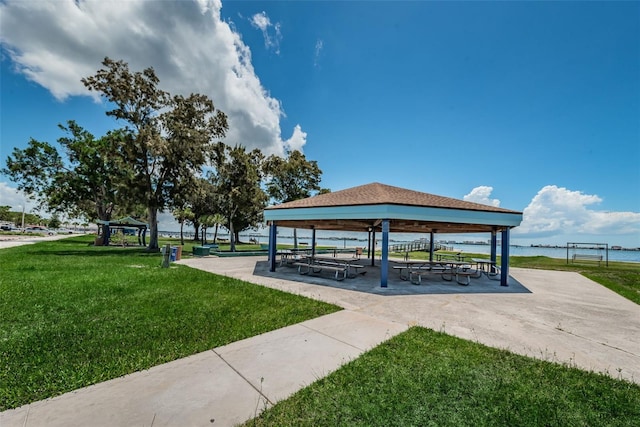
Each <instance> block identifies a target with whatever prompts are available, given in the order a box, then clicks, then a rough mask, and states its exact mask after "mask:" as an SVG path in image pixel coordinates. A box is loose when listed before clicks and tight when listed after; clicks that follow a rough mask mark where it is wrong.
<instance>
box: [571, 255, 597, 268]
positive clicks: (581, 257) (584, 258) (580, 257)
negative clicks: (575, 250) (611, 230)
mask: <svg viewBox="0 0 640 427" xmlns="http://www.w3.org/2000/svg"><path fill="white" fill-rule="evenodd" d="M571 259H572V261H573V262H576V260H578V261H597V262H598V266H600V263H601V262H602V255H591V254H573V256H572V257H571Z"/></svg>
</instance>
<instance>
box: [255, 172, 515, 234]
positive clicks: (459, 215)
mask: <svg viewBox="0 0 640 427" xmlns="http://www.w3.org/2000/svg"><path fill="white" fill-rule="evenodd" d="M264 217H265V220H267V221H275V223H276V224H277V225H278V226H282V227H291V228H315V229H317V230H341V231H367V230H368V229H369V228H371V227H373V228H378V227H379V225H380V223H381V222H382V220H383V219H389V220H390V231H392V232H405V233H409V232H417V233H425V232H439V233H440V232H441V233H461V232H485V231H500V230H503V229H505V228H511V227H515V226H517V225H519V224H520V222H521V221H522V213H521V212H518V211H513V210H509V209H503V208H499V207H495V206H488V205H483V204H479V203H472V202H467V201H464V200H458V199H453V198H450V197H443V196H437V195H434V194H429V193H422V192H419V191H414V190H408V189H405V188H400V187H394V186H390V185H385V184H380V183H377V182H375V183H372V184H366V185H361V186H358V187H353V188H348V189H345V190H341V191H336V192H333V193H327V194H320V195H318V196H314V197H309V198H306V199H300V200H295V201H292V202H288V203H282V204H280V205H276V206H270V207H267V208H266V209H265V212H264Z"/></svg>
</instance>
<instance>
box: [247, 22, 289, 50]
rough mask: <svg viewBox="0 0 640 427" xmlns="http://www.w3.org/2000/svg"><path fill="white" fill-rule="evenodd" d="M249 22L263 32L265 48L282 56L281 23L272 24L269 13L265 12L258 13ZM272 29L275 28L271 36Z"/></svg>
mask: <svg viewBox="0 0 640 427" xmlns="http://www.w3.org/2000/svg"><path fill="white" fill-rule="evenodd" d="M249 21H250V22H251V25H253V26H254V27H255V28H257V29H259V30H260V31H262V36H263V37H264V46H265V47H266V48H267V49H273V50H274V52H275V53H276V55H280V42H281V41H282V33H281V32H280V23H279V22H278V23H275V24H272V23H271V20H270V19H269V17H268V16H267V13H266V12H264V11H263V12H261V13H256V14H255V15H253V16H252V17H251V19H250V20H249ZM271 27H273V34H270V29H271Z"/></svg>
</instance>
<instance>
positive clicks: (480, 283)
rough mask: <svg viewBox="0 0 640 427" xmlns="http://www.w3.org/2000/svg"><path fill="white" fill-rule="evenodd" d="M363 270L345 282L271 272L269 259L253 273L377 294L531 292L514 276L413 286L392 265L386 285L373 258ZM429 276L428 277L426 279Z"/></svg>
mask: <svg viewBox="0 0 640 427" xmlns="http://www.w3.org/2000/svg"><path fill="white" fill-rule="evenodd" d="M361 264H362V265H366V266H365V267H364V268H362V269H360V270H363V271H361V274H358V275H357V276H356V277H354V278H348V279H345V280H342V281H338V280H335V279H333V278H332V277H331V276H330V274H329V273H321V274H316V275H308V274H304V275H302V274H299V273H298V270H297V268H296V267H293V266H282V267H278V268H276V271H275V272H270V271H269V263H268V261H258V262H256V265H255V268H254V271H253V274H254V275H256V276H263V277H271V278H276V279H282V280H288V281H292V282H300V283H306V284H312V285H318V286H327V287H333V288H340V289H347V290H351V291H358V292H366V293H370V294H376V295H390V296H396V295H430V294H529V293H531V291H530V290H529V289H527V288H526V287H525V286H524V285H523V284H522V283H520V282H518V281H517V280H516V279H514V278H513V277H511V276H510V277H509V281H508V283H509V286H500V281H499V280H492V279H489V278H487V277H486V276H485V275H483V276H482V277H481V278H478V279H476V278H472V279H471V283H470V284H469V285H468V286H463V285H459V284H458V283H457V282H456V281H455V279H454V280H453V281H451V282H449V281H446V280H444V279H442V278H441V276H440V275H430V276H425V277H423V279H422V284H420V285H414V284H412V283H411V282H409V281H407V280H402V279H401V278H400V275H399V274H398V272H397V271H395V270H393V269H392V268H391V264H390V267H389V276H388V279H387V287H386V288H382V287H381V286H380V266H379V265H375V266H371V265H370V264H371V261H370V260H363V262H362V263H361ZM426 277H428V279H426Z"/></svg>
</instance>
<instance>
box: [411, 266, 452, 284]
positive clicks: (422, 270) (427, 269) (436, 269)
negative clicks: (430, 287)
mask: <svg viewBox="0 0 640 427" xmlns="http://www.w3.org/2000/svg"><path fill="white" fill-rule="evenodd" d="M446 270H447V267H445V266H443V265H432V266H422V267H417V268H411V269H410V270H409V281H410V282H411V283H413V284H414V285H420V284H422V276H423V275H429V274H440V275H442V274H443V273H445V272H446Z"/></svg>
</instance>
